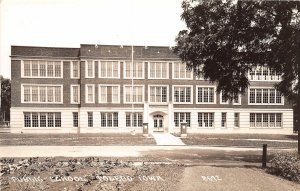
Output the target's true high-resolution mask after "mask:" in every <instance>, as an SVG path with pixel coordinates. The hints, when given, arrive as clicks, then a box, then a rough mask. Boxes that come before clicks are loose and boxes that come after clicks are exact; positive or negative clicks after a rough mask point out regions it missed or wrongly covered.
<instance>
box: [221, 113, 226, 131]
mask: <svg viewBox="0 0 300 191" xmlns="http://www.w3.org/2000/svg"><path fill="white" fill-rule="evenodd" d="M226 122H227V113H225V112H223V113H221V127H226V125H227V124H226Z"/></svg>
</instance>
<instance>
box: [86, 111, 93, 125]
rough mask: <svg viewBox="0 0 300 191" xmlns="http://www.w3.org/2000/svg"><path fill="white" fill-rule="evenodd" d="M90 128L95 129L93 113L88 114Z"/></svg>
mask: <svg viewBox="0 0 300 191" xmlns="http://www.w3.org/2000/svg"><path fill="white" fill-rule="evenodd" d="M87 114H88V127H93V112H88V113H87Z"/></svg>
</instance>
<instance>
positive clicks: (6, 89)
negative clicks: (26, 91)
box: [0, 76, 11, 121]
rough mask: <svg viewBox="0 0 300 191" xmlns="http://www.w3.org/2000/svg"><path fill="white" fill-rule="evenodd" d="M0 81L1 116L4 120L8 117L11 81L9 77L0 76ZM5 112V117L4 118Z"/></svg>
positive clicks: (7, 119)
mask: <svg viewBox="0 0 300 191" xmlns="http://www.w3.org/2000/svg"><path fill="white" fill-rule="evenodd" d="M0 82H1V118H2V120H4V121H9V119H10V105H11V100H10V97H11V83H10V79H6V78H3V76H0ZM4 113H5V118H4Z"/></svg>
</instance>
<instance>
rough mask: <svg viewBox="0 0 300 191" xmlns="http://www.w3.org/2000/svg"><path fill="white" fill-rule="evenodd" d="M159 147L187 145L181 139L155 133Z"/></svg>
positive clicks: (167, 134) (168, 134)
mask: <svg viewBox="0 0 300 191" xmlns="http://www.w3.org/2000/svg"><path fill="white" fill-rule="evenodd" d="M152 136H153V137H154V139H155V141H156V144H157V145H185V144H184V143H183V142H182V141H181V139H180V138H179V137H175V136H173V135H171V134H170V133H153V134H152Z"/></svg>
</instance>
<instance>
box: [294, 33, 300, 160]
mask: <svg viewBox="0 0 300 191" xmlns="http://www.w3.org/2000/svg"><path fill="white" fill-rule="evenodd" d="M296 35H297V40H296V43H297V45H296V47H297V48H296V65H297V67H298V70H297V75H298V92H297V96H296V97H297V98H296V99H297V100H296V111H297V119H296V120H297V123H296V126H297V128H296V129H297V130H298V155H300V113H299V112H300V87H299V85H300V31H297V34H296ZM294 117H295V116H294Z"/></svg>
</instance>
